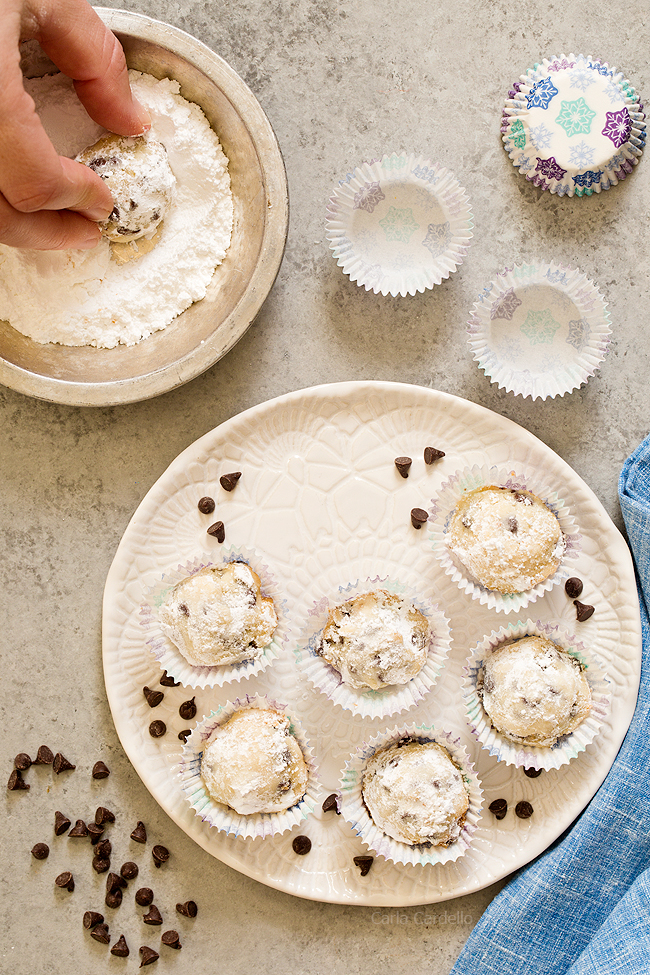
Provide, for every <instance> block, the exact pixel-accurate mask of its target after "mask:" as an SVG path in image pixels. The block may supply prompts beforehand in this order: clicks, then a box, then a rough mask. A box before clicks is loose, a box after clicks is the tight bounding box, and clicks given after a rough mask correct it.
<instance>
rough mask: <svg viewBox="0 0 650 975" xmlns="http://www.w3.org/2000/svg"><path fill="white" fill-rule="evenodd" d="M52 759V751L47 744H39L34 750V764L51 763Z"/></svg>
mask: <svg viewBox="0 0 650 975" xmlns="http://www.w3.org/2000/svg"><path fill="white" fill-rule="evenodd" d="M53 761H54V753H53V752H52V750H51V749H50V748H48V747H47V745H40V746H39V749H38V751H37V752H36V758H35V759H34V762H33V764H34V765H51V764H52V762H53Z"/></svg>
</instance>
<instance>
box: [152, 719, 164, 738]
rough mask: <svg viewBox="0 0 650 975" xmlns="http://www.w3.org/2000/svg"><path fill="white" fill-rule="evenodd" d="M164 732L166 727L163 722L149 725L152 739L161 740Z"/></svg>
mask: <svg viewBox="0 0 650 975" xmlns="http://www.w3.org/2000/svg"><path fill="white" fill-rule="evenodd" d="M166 731H167V725H166V724H165V722H164V721H152V722H151V724H150V725H149V734H150V735H151V737H152V738H162V736H163V735H164V734H165V732H166Z"/></svg>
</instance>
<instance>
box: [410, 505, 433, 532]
mask: <svg viewBox="0 0 650 975" xmlns="http://www.w3.org/2000/svg"><path fill="white" fill-rule="evenodd" d="M428 520H429V516H428V514H427V513H426V511H425V510H424V508H411V524H412V525H413V527H414V528H418V529H419V528H422V525H424V524H425V522H427V521H428Z"/></svg>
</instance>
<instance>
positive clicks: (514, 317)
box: [467, 264, 611, 400]
mask: <svg viewBox="0 0 650 975" xmlns="http://www.w3.org/2000/svg"><path fill="white" fill-rule="evenodd" d="M609 325H610V316H609V312H608V311H607V306H606V304H605V300H604V298H603V296H602V295H601V293H600V292H599V291H598V289H597V288H596V286H595V285H594V283H593V281H590V280H589V279H588V278H587V277H586V276H585V275H584V274H583V273H582V271H579V270H578V269H577V268H571V267H565V266H563V265H560V264H527V265H521V266H519V265H515V266H514V267H512V268H507V269H506V270H505V271H503V272H501V273H500V274H497V276H496V278H495V279H494V281H492V282H491V283H490V284H489V285H488V286H487V287H486V288H485V289H484V291H483V293H482V294H481V295H480V296H479V299H478V301H476V302H475V304H474V307H473V309H472V314H471V317H470V319H469V322H468V324H467V333H468V336H469V338H468V343H469V347H470V349H471V350H472V353H473V356H474V359H475V361H476V362H478V365H479V368H480V369H483V371H484V372H485V375H486V376H487V377H488V378H489V379H490V381H491V382H493V383H496V384H497V385H498V386H499V387H500V388H502V389H505V390H507V391H508V392H510V393H514V394H515V395H516V396H517V395H518V396H523V397H524V398H525V397H527V396H530V397H531V398H532V399H533V400H535V399H547V398H548V397H551V398H552V397H554V396H563V395H564V394H565V393H570V392H571V391H572V390H574V389H577V388H578V387H579V386H581V385H582V384H583V383H586V382H587V380H588V379H589V377H590V376H593V375H594V373H595V372H596V370H597V369H598V368H599V367H600V364H601V363H602V361H603V359H604V358H605V355H606V354H607V350H608V348H609V343H610V334H611V329H610V327H609Z"/></svg>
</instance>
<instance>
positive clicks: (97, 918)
mask: <svg viewBox="0 0 650 975" xmlns="http://www.w3.org/2000/svg"><path fill="white" fill-rule="evenodd" d="M103 920H104V915H103V914H100V913H99V912H98V911H86V913H85V914H84V919H83V926H84V927H85V928H86V930H87V931H90V929H91V928H94V927H95V925H96V924H101V923H102V922H103Z"/></svg>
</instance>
